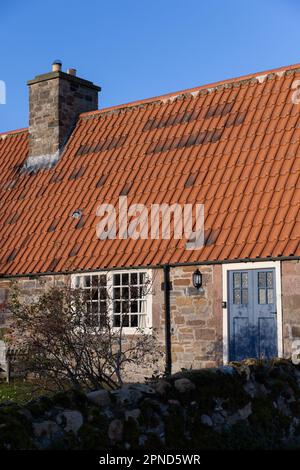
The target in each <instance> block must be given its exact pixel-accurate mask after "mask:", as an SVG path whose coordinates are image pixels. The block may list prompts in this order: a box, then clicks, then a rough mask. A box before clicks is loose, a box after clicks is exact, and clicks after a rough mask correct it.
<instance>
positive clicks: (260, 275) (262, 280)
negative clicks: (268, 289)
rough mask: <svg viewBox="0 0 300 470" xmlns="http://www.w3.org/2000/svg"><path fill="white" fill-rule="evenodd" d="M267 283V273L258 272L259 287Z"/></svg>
mask: <svg viewBox="0 0 300 470" xmlns="http://www.w3.org/2000/svg"><path fill="white" fill-rule="evenodd" d="M265 285H266V273H265V272H260V273H258V287H265Z"/></svg>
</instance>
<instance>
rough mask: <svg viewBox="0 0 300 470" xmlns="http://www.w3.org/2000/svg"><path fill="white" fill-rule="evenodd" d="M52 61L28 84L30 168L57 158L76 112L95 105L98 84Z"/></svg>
mask: <svg viewBox="0 0 300 470" xmlns="http://www.w3.org/2000/svg"><path fill="white" fill-rule="evenodd" d="M61 69H62V64H61V62H60V61H58V60H57V61H55V62H54V63H53V64H52V71H51V72H50V73H46V74H43V75H37V76H36V77H35V78H34V79H33V80H30V81H29V82H27V84H28V86H29V157H28V159H27V162H26V167H27V168H28V169H30V170H38V169H42V168H49V167H51V166H53V165H55V163H56V162H57V160H58V159H59V156H60V153H61V151H62V149H63V147H64V145H65V144H66V142H67V140H68V138H69V136H70V134H71V132H72V130H73V128H74V125H75V123H76V120H77V118H78V115H79V114H80V113H84V112H87V111H94V110H97V109H98V92H99V91H100V90H101V88H100V87H98V86H96V85H94V84H93V83H92V82H89V81H88V80H84V79H82V78H79V77H77V76H76V70H75V69H73V68H71V69H68V71H67V73H65V72H62V70H61Z"/></svg>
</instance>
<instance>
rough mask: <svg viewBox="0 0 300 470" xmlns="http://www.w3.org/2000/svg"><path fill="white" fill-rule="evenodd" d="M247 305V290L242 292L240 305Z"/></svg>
mask: <svg viewBox="0 0 300 470" xmlns="http://www.w3.org/2000/svg"><path fill="white" fill-rule="evenodd" d="M247 303H248V289H243V290H242V304H247Z"/></svg>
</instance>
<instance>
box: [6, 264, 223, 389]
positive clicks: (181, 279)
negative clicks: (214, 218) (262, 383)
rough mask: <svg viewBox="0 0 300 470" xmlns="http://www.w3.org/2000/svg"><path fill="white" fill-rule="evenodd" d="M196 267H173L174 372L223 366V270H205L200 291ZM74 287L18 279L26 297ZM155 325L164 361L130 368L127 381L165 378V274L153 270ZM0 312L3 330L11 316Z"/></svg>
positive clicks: (50, 279) (49, 279) (57, 279)
mask: <svg viewBox="0 0 300 470" xmlns="http://www.w3.org/2000/svg"><path fill="white" fill-rule="evenodd" d="M195 269H196V268H195V267H194V266H192V267H177V268H171V270H170V279H171V293H170V295H171V328H172V335H171V345H172V362H173V371H174V372H176V371H180V370H181V369H183V368H184V369H190V368H201V367H210V366H216V365H218V364H220V363H221V362H222V310H221V267H220V266H201V272H202V273H203V286H202V288H201V289H199V290H197V289H195V288H194V287H193V285H192V274H193V272H194V271H195ZM10 282H11V281H9V280H1V281H0V302H1V303H2V307H5V303H6V301H7V295H8V289H9V285H10ZM66 282H67V283H68V282H70V276H63V275H54V276H40V277H35V278H32V277H24V278H18V283H19V287H20V289H21V291H22V293H23V296H24V297H25V298H26V297H27V298H32V297H33V296H36V295H38V294H39V293H41V291H42V289H43V288H44V287H45V286H51V285H53V286H55V285H56V286H57V285H58V286H59V285H63V284H64V283H66ZM151 290H152V294H153V297H152V325H153V329H154V330H155V333H156V334H157V336H158V340H159V343H160V348H161V351H162V354H161V358H160V360H159V361H158V362H157V363H156V364H154V365H152V363H151V360H149V361H145V367H144V368H141V367H134V366H131V367H130V369H129V370H128V372H127V378H128V380H129V381H131V380H134V381H136V380H140V381H141V380H144V378H145V377H151V376H152V375H153V374H161V373H163V372H164V368H165V356H164V350H165V313H164V291H163V270H162V269H156V270H153V284H152V286H151ZM4 312H5V308H4V309H2V314H1V323H0V329H1V326H2V327H4V326H5V325H6V326H7V325H8V323H9V316H8V314H7V313H6V314H5V313H4Z"/></svg>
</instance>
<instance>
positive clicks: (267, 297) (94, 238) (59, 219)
mask: <svg viewBox="0 0 300 470" xmlns="http://www.w3.org/2000/svg"><path fill="white" fill-rule="evenodd" d="M299 80H300V65H299V64H298V65H293V66H289V67H282V68H279V69H276V70H271V71H267V72H264V73H259V74H251V75H247V76H243V77H240V78H234V79H230V80H225V81H221V82H218V83H214V84H210V85H205V86H200V87H197V88H193V89H189V90H184V91H181V92H177V93H171V94H168V95H164V96H160V97H156V98H151V99H146V100H142V101H136V102H133V103H128V104H124V105H120V106H114V107H111V108H107V109H100V110H98V93H99V91H100V88H99V87H98V86H96V85H94V84H93V83H92V82H90V81H87V80H84V79H81V78H79V77H77V76H76V70H74V69H69V70H68V71H67V72H63V71H62V68H61V63H60V62H59V61H57V62H55V63H54V64H53V66H52V71H51V72H50V73H46V74H43V75H38V76H36V77H35V78H34V79H33V80H30V81H29V82H28V87H29V128H28V129H19V130H16V131H12V132H5V133H2V134H0V166H1V171H0V193H1V194H0V213H1V218H0V234H1V238H0V296H1V300H0V301H1V304H2V311H3V312H4V313H3V314H2V316H1V325H2V326H4V325H5V316H6V315H5V302H6V299H7V292H8V286H9V283H10V281H11V280H12V279H16V278H17V279H18V280H19V282H20V285H21V286H22V288H23V289H24V292H25V293H28V295H31V294H32V292H33V291H35V289H38V288H39V287H40V281H41V280H44V281H46V285H47V284H57V283H65V282H67V283H71V284H72V285H74V286H81V287H82V288H84V289H86V290H87V291H88V292H89V294H90V301H89V302H88V311H89V313H90V315H94V316H95V318H96V319H100V317H101V312H102V311H103V309H104V308H105V305H103V303H104V302H105V300H104V299H103V297H102V296H101V289H103V281H104V283H105V282H106V283H107V285H109V287H110V288H111V289H112V292H113V298H114V303H113V308H112V311H111V316H112V321H113V322H114V326H115V327H118V326H119V325H120V323H121V322H122V321H123V326H124V329H125V331H126V332H127V333H128V334H132V332H133V331H134V330H135V329H136V328H137V327H143V328H144V327H145V328H148V329H149V334H151V330H150V328H151V327H153V328H155V329H157V330H158V331H159V336H160V341H161V343H162V345H163V347H164V350H165V367H166V370H167V371H171V370H172V371H176V370H179V369H181V368H190V367H193V368H196V367H207V366H213V365H216V364H220V363H226V362H228V361H230V360H240V359H243V358H245V357H276V356H287V357H289V356H291V354H292V350H293V348H294V347H295V345H297V339H300V261H299V260H300V245H299V240H300V150H299V145H300V129H299V123H300V104H299V102H300V100H299V99H298V85H299V82H298V81H299ZM125 196H126V203H127V204H128V205H131V204H140V205H143V207H146V208H147V209H149V210H150V207H152V206H153V205H155V204H165V207H167V208H169V209H170V210H169V212H168V211H167V212H166V213H164V217H162V218H161V219H159V224H158V226H159V227H161V225H162V224H163V222H164V220H165V217H170V226H169V227H170V236H169V238H166V237H165V238H164V237H162V236H155V237H153V236H152V237H151V236H149V232H150V229H151V228H150V226H148V225H147V224H146V222H145V220H144V219H143V220H142V219H141V218H138V222H139V225H140V227H139V228H138V227H137V225H138V224H135V236H131V237H128V236H127V237H126V236H124V233H122V234H121V233H120V230H121V229H117V230H114V229H115V226H114V225H110V222H109V220H108V219H107V220H106V222H107V225H110V236H108V237H106V239H102V238H101V236H100V237H99V233H98V232H99V223H100V222H101V221H103V213H102V212H101V211H100V212H101V213H100V212H99V205H100V204H101V205H102V207H103V204H104V205H105V204H106V205H107V207H110V208H111V207H113V208H115V211H116V212H115V213H116V216H117V217H119V219H121V209H120V207H119V201H120V198H121V197H123V198H124V197H125ZM185 204H190V205H192V206H193V207H194V206H195V205H196V204H199V205H202V207H203V209H204V241H203V243H202V244H201V246H200V247H199V246H197V247H196V248H195V249H190V248H187V245H188V243H190V242H191V240H190V239H189V238H188V237H186V236H182V237H176V236H175V232H176V217H175V215H174V214H175V211H173V209H174V207H175V206H176V205H177V206H176V207H177V208H178V207H179V208H181V207H182V206H183V205H185ZM174 205H175V206H174ZM127 215H128V214H127ZM127 215H126V217H127ZM131 215H132V214H131ZM135 215H136V214H135ZM101 217H102V218H101ZM171 222H173V223H171ZM149 225H151V224H149ZM137 232H138V234H137ZM112 233H113V235H114V236H111V235H112ZM146 278H148V279H149V278H151V279H152V289H151V292H148V293H147V295H144V294H142V293H141V295H140V297H138V298H135V299H134V300H132V301H130V292H131V288H132V287H136V288H139V287H142V286H143V285H144V284H145V279H146ZM100 281H101V282H100ZM100 286H101V287H100ZM140 292H142V289H141V290H140ZM128 300H129V301H128ZM125 305H126V306H127V307H126V309H127V310H126V309H125ZM128 305H129V307H128ZM125 310H126V311H125Z"/></svg>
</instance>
